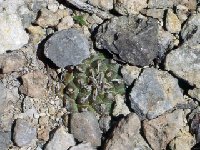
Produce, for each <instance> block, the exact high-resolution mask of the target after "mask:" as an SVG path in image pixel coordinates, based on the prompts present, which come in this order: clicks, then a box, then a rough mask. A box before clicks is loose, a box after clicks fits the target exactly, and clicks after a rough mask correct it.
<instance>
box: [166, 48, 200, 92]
mask: <svg viewBox="0 0 200 150" xmlns="http://www.w3.org/2000/svg"><path fill="white" fill-rule="evenodd" d="M165 67H166V69H167V70H170V71H172V72H173V73H174V74H175V75H177V76H178V77H179V78H182V79H184V80H186V81H188V83H189V84H191V85H195V86H196V87H198V88H199V87H200V76H199V74H200V49H198V48H191V47H186V46H182V47H180V48H178V49H176V50H174V51H171V52H170V53H169V54H168V55H167V57H166V62H165Z"/></svg>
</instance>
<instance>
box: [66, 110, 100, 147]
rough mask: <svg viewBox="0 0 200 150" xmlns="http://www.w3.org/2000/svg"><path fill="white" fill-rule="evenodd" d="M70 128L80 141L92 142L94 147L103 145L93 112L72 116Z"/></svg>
mask: <svg viewBox="0 0 200 150" xmlns="http://www.w3.org/2000/svg"><path fill="white" fill-rule="evenodd" d="M70 128H71V133H72V134H73V135H74V137H75V138H76V139H77V140H78V141H86V142H90V143H91V144H92V146H100V145H101V131H100V128H99V124H98V121H97V119H96V117H95V115H94V114H93V113H92V112H82V113H74V114H72V116H71V122H70Z"/></svg>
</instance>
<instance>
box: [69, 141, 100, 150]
mask: <svg viewBox="0 0 200 150" xmlns="http://www.w3.org/2000/svg"><path fill="white" fill-rule="evenodd" d="M69 150H96V149H95V148H93V147H92V146H91V144H90V143H81V144H78V145H77V146H73V147H72V148H70V149H69Z"/></svg>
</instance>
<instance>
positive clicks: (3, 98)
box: [0, 82, 7, 114]
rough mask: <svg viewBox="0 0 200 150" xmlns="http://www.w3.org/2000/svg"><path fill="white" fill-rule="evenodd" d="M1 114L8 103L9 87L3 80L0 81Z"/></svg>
mask: <svg viewBox="0 0 200 150" xmlns="http://www.w3.org/2000/svg"><path fill="white" fill-rule="evenodd" d="M0 91H1V95H0V114H1V113H3V111H4V109H5V107H6V104H7V89H6V87H5V86H4V84H3V83H2V82H0Z"/></svg>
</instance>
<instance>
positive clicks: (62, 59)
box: [45, 29, 90, 68]
mask: <svg viewBox="0 0 200 150" xmlns="http://www.w3.org/2000/svg"><path fill="white" fill-rule="evenodd" d="M88 44H89V43H88V40H87V39H86V37H84V35H83V34H81V33H80V32H79V31H78V30H76V29H69V30H62V31H58V32H56V33H55V34H54V35H53V36H52V37H51V38H50V39H49V40H48V41H47V43H46V44H45V55H46V57H47V58H49V59H50V60H52V61H53V62H54V63H55V64H56V65H57V66H58V67H61V68H64V67H66V66H69V65H78V64H80V63H81V62H82V61H83V60H84V59H86V58H88V57H89V55H90V52H89V45H88Z"/></svg>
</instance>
